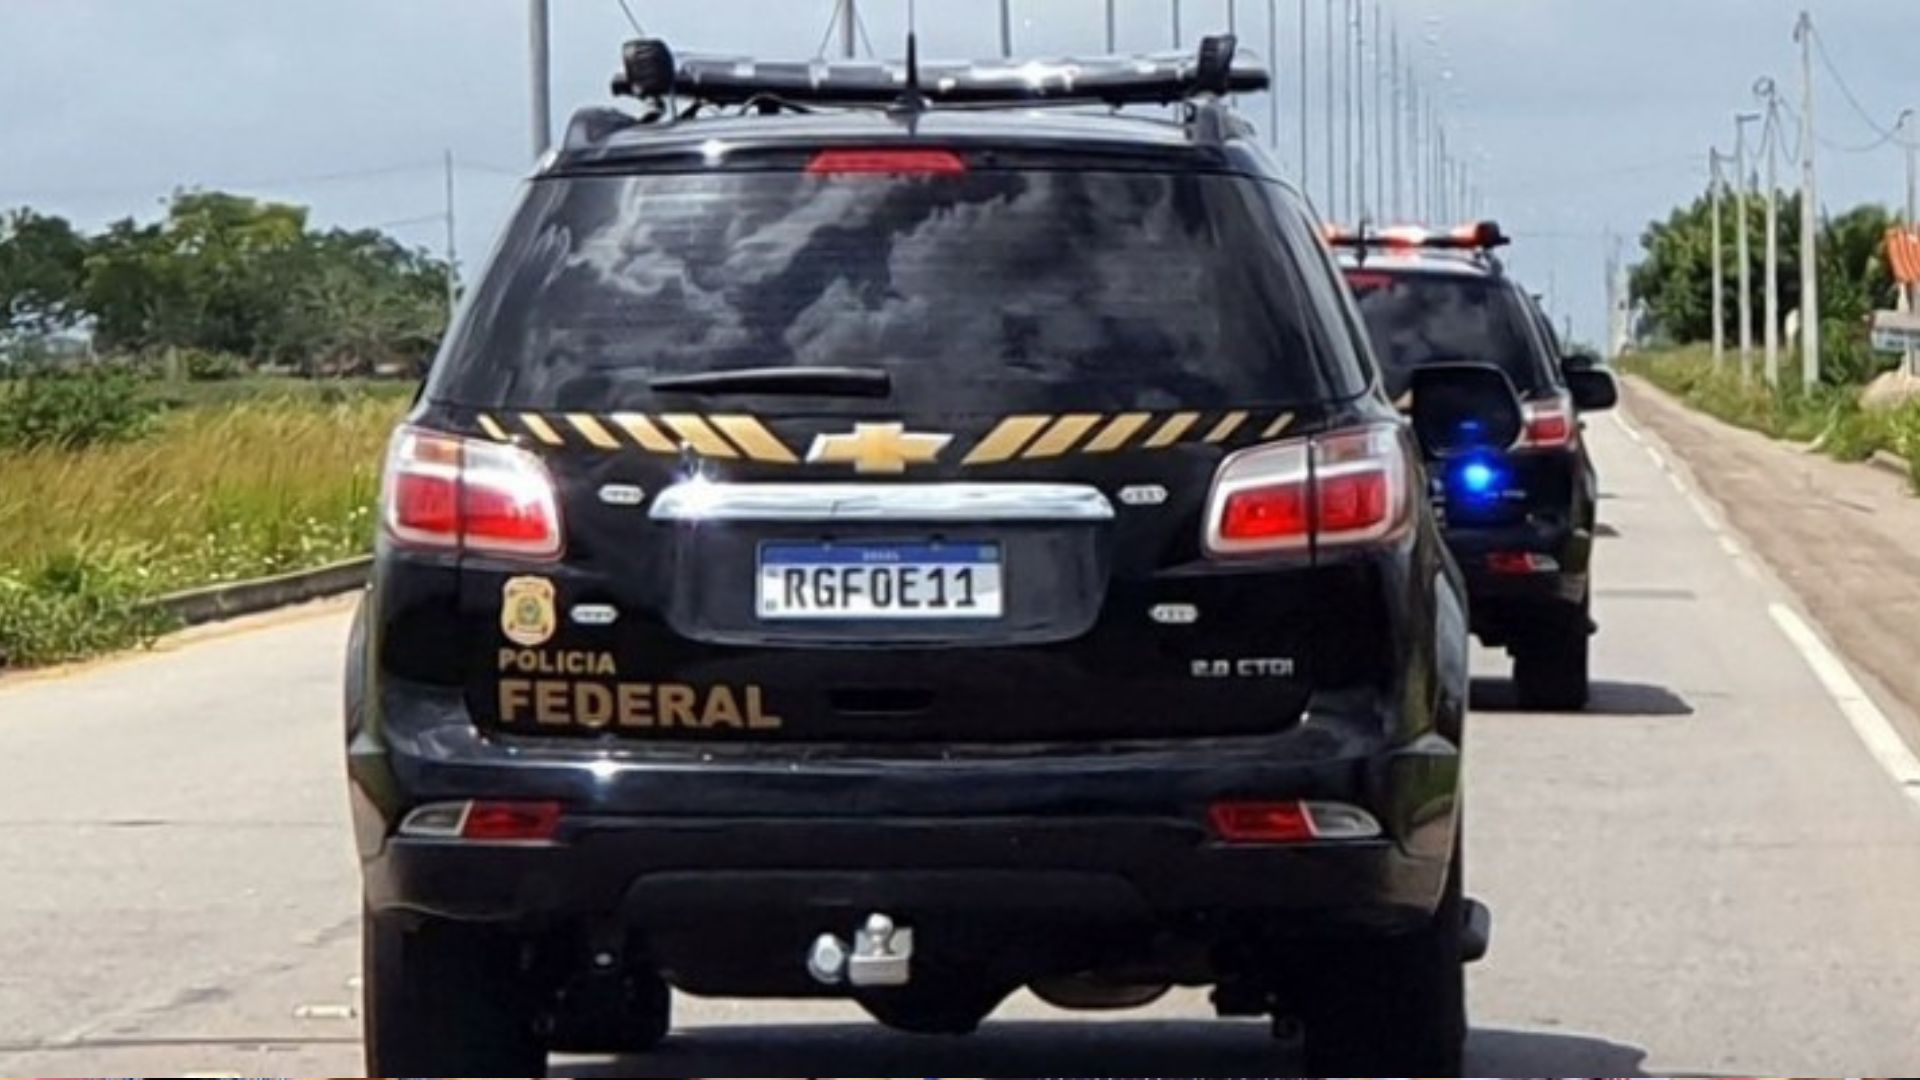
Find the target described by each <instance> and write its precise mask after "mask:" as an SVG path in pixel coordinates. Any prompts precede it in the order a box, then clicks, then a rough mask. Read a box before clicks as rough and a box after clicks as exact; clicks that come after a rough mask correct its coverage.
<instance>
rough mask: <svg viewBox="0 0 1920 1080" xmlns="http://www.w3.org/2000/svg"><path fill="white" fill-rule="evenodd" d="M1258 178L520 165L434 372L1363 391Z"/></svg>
mask: <svg viewBox="0 0 1920 1080" xmlns="http://www.w3.org/2000/svg"><path fill="white" fill-rule="evenodd" d="M1261 188H1262V185H1261V184H1260V182H1258V181H1253V180H1247V179H1242V178H1234V177H1225V176H1209V175H1198V174H1157V173H1137V172H1135V173H1126V172H1113V173H1101V172H1085V171H1060V172H1007V171H978V170H976V171H973V172H970V173H967V174H965V175H963V176H945V177H874V176H843V177H816V176H808V175H799V174H793V173H764V172H762V173H730V174H717V175H712V174H710V175H659V176H647V177H632V176H627V177H573V178H563V179H552V180H544V181H537V182H535V183H534V184H532V185H531V188H530V191H529V193H528V196H527V198H526V201H525V204H524V205H523V206H522V208H521V210H520V212H519V214H518V215H517V217H516V220H515V222H514V224H513V225H512V226H511V227H510V229H509V233H508V235H507V237H506V238H505V240H504V242H503V243H502V246H501V248H500V250H499V252H498V253H497V254H496V256H495V258H494V261H493V264H492V267H491V269H490V270H489V271H488V273H487V274H486V275H485V279H484V280H483V281H482V283H481V284H480V285H479V287H478V291H477V293H476V294H475V296H474V297H473V300H472V302H471V303H470V304H469V306H468V309H467V312H466V314H465V317H464V319H463V323H462V325H461V326H460V327H459V328H457V329H456V332H455V334H454V335H453V337H452V338H451V340H450V342H449V345H448V347H447V350H446V352H445V354H444V355H443V356H442V358H441V361H440V363H439V364H438V365H437V366H436V370H435V374H434V378H433V383H432V385H431V388H430V392H431V393H432V395H433V396H434V398H435V399H436V400H440V401H445V402H451V403H456V404H466V405H474V406H483V407H484V406H497V405H510V406H516V407H525V408H581V409H586V408H604V407H607V406H609V405H612V406H617V407H636V406H638V405H639V404H640V403H642V402H644V401H646V399H647V398H648V396H649V390H648V387H649V384H650V382H651V381H652V380H653V379H655V378H658V377H662V376H674V375H685V374H695V373H704V372H712V371H728V370H739V369H748V368H763V367H785V366H794V367H817V366H828V367H855V368H884V369H886V370H888V371H890V372H891V373H892V374H893V383H894V401H893V404H894V405H896V406H898V405H902V404H907V405H920V406H922V407H934V406H937V407H940V408H945V409H950V410H980V411H1003V410H1020V409H1060V408H1085V409H1143V410H1144V409H1165V408H1210V407H1222V406H1249V405H1258V404H1289V403H1301V402H1311V401H1319V400H1326V399H1328V398H1346V397H1352V396H1354V395H1355V394H1358V393H1361V392H1363V391H1364V389H1365V387H1366V385H1367V382H1366V379H1365V376H1364V373H1363V371H1362V370H1361V369H1360V366H1359V365H1358V364H1357V363H1356V362H1354V361H1353V360H1351V359H1344V358H1343V359H1333V358H1330V356H1329V354H1328V353H1327V350H1326V349H1325V348H1324V342H1325V337H1324V335H1325V333H1326V328H1324V327H1320V326H1318V325H1317V324H1316V323H1315V321H1314V320H1315V319H1316V318H1317V317H1318V316H1317V314H1316V311H1317V309H1315V308H1314V307H1313V306H1312V305H1310V304H1309V303H1307V302H1306V301H1305V300H1304V299H1303V295H1304V290H1303V289H1302V286H1301V283H1300V282H1301V278H1300V274H1301V270H1300V268H1299V267H1298V266H1296V265H1294V264H1293V263H1292V262H1291V260H1290V256H1289V254H1288V248H1287V247H1286V246H1285V245H1284V244H1282V243H1281V242H1280V240H1279V238H1278V236H1277V233H1276V230H1277V229H1278V228H1280V225H1279V223H1278V222H1277V221H1276V219H1275V217H1274V214H1273V210H1272V208H1271V205H1270V203H1268V202H1267V200H1266V197H1265V193H1264V191H1262V190H1261ZM873 404H874V403H872V402H868V403H866V407H867V408H871V407H872V406H873Z"/></svg>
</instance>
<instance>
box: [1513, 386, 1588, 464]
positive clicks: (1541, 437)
mask: <svg viewBox="0 0 1920 1080" xmlns="http://www.w3.org/2000/svg"><path fill="white" fill-rule="evenodd" d="M1522 413H1523V415H1524V416H1525V417H1526V421H1527V427H1526V434H1525V435H1523V436H1521V439H1520V445H1519V449H1522V450H1551V449H1555V448H1557V447H1562V446H1571V445H1573V440H1574V436H1575V433H1576V432H1577V431H1578V428H1577V427H1576V426H1575V423H1576V421H1575V419H1574V412H1573V399H1572V398H1570V397H1568V396H1566V395H1564V394H1562V395H1560V396H1558V397H1553V398H1549V399H1547V400H1545V401H1533V402H1528V403H1527V404H1526V405H1525V406H1524V407H1523V408H1522Z"/></svg>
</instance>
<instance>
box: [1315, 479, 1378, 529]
mask: <svg viewBox="0 0 1920 1080" xmlns="http://www.w3.org/2000/svg"><path fill="white" fill-rule="evenodd" d="M1392 497H1393V490H1392V482H1391V481H1390V480H1389V479H1388V478H1387V474H1386V473H1385V472H1379V471H1371V470H1370V471H1367V472H1362V473H1352V474H1349V475H1346V476H1330V477H1327V478H1326V479H1325V480H1323V481H1321V482H1320V528H1321V529H1322V530H1324V531H1326V532H1335V533H1348V532H1357V531H1360V530H1364V529H1369V528H1372V527H1373V526H1375V525H1378V524H1379V523H1380V522H1382V521H1385V520H1386V519H1387V515H1388V513H1389V512H1391V509H1392V508H1391V506H1390V504H1389V503H1390V500H1391V499H1392Z"/></svg>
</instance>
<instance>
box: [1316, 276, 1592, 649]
mask: <svg viewBox="0 0 1920 1080" xmlns="http://www.w3.org/2000/svg"><path fill="white" fill-rule="evenodd" d="M1349 272H1350V273H1364V274H1367V275H1371V276H1374V277H1379V278H1394V277H1400V276H1413V277H1415V278H1428V279H1441V280H1469V281H1476V282H1481V283H1483V284H1484V287H1486V288H1489V289H1493V290H1498V291H1500V292H1503V293H1505V294H1506V295H1507V297H1508V301H1507V302H1508V303H1509V304H1510V305H1511V308H1512V310H1513V311H1514V312H1515V313H1516V317H1517V324H1516V326H1515V327H1514V329H1515V331H1516V332H1517V333H1519V334H1520V335H1521V337H1522V341H1521V343H1520V344H1521V345H1522V347H1523V348H1524V349H1525V351H1526V353H1527V356H1526V358H1525V360H1524V362H1520V361H1515V362H1513V363H1510V364H1509V365H1508V368H1509V374H1510V375H1512V376H1515V379H1516V384H1517V385H1516V389H1517V390H1518V391H1519V392H1520V395H1521V397H1522V399H1523V400H1541V399H1546V398H1552V397H1555V396H1558V395H1561V394H1565V393H1567V392H1568V387H1567V382H1566V375H1565V373H1564V370H1563V366H1562V365H1563V360H1562V349H1561V346H1560V343H1559V338H1558V335H1557V333H1556V332H1555V331H1554V329H1553V327H1552V324H1551V322H1550V321H1549V320H1548V319H1547V317H1546V314H1545V312H1544V311H1543V310H1542V309H1541V307H1540V305H1539V302H1538V301H1537V300H1536V299H1535V298H1534V297H1533V296H1532V295H1530V294H1528V293H1527V292H1526V291H1525V290H1524V289H1523V288H1521V287H1520V285H1519V284H1517V283H1516V282H1514V281H1513V280H1512V279H1510V278H1507V277H1506V276H1505V274H1504V272H1502V271H1501V270H1500V269H1499V268H1498V264H1495V263H1490V262H1482V261H1480V260H1477V259H1472V258H1464V257H1458V256H1436V257H1423V258H1418V259H1404V258H1399V259H1396V258H1388V259H1380V260H1373V261H1369V262H1366V263H1364V264H1363V265H1361V266H1359V267H1354V266H1351V265H1350V266H1349ZM1383 347H1384V346H1383V345H1381V344H1380V343H1378V342H1376V348H1383ZM1462 359H1471V358H1470V357H1467V358H1462ZM1583 426H1584V421H1583V420H1576V431H1579V432H1580V436H1579V437H1577V438H1576V439H1575V440H1574V442H1573V444H1572V445H1570V446H1565V447H1553V448H1528V449H1517V450H1513V451H1510V452H1508V453H1506V454H1505V455H1503V458H1504V463H1505V466H1506V467H1507V468H1508V469H1509V470H1510V471H1511V482H1510V483H1509V484H1508V485H1507V490H1506V492H1505V493H1504V494H1505V497H1504V498H1502V499H1501V500H1499V501H1498V502H1497V503H1495V504H1493V505H1491V506H1488V505H1474V506H1469V505H1467V504H1465V503H1464V502H1463V501H1461V500H1458V499H1453V498H1449V499H1448V500H1447V505H1446V507H1445V519H1444V520H1445V525H1444V532H1445V535H1446V538H1447V546H1448V548H1449V550H1450V551H1451V552H1452V553H1453V556H1454V558H1455V559H1456V560H1457V561H1458V562H1459V564H1460V566H1461V568H1462V571H1463V573H1464V574H1465V576H1466V581H1467V585H1468V593H1469V595H1470V597H1471V598H1472V605H1471V606H1472V624H1473V632H1474V634H1475V635H1476V636H1477V637H1479V638H1480V639H1481V640H1482V641H1483V642H1485V643H1486V644H1487V645H1489V646H1492V647H1496V648H1499V647H1509V646H1512V645H1514V644H1515V643H1516V642H1520V641H1524V640H1526V639H1527V638H1528V636H1529V635H1531V634H1532V633H1534V632H1535V630H1536V629H1537V628H1538V627H1539V626H1541V625H1542V624H1543V623H1548V622H1551V621H1553V620H1555V619H1556V618H1558V617H1560V616H1561V614H1562V613H1563V612H1565V611H1567V610H1570V609H1580V608H1583V607H1584V606H1585V605H1586V603H1587V601H1588V599H1589V597H1590V596H1591V594H1592V567H1593V552H1594V540H1595V536H1596V532H1597V528H1598V519H1599V476H1598V473H1597V471H1596V469H1595V467H1594V463H1593V457H1592V454H1591V452H1590V451H1589V448H1588V446H1587V441H1586V438H1585V437H1584V431H1583V430H1582V429H1583ZM1512 554H1531V555H1545V556H1548V557H1550V558H1552V559H1553V560H1554V562H1555V563H1556V564H1557V566H1558V569H1557V570H1555V571H1552V572H1547V573H1531V574H1507V573H1499V572H1496V571H1495V570H1494V569H1493V568H1492V566H1491V564H1490V560H1491V559H1492V558H1493V557H1494V556H1495V555H1512Z"/></svg>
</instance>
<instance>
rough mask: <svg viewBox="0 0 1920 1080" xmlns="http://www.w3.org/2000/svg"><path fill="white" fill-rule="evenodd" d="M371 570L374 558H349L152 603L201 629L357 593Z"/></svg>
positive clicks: (170, 597)
mask: <svg viewBox="0 0 1920 1080" xmlns="http://www.w3.org/2000/svg"><path fill="white" fill-rule="evenodd" d="M372 568H373V560H372V559H371V558H362V559H349V560H348V561H346V562H339V563H334V564H333V565H331V566H322V567H319V568H317V569H313V570H302V571H298V572H296V573H292V574H281V575H279V576H278V577H270V578H259V579H256V580H254V581H235V582H229V583H227V584H225V585H214V586H210V587H208V588H205V589H192V590H189V591H186V592H177V593H173V594H171V595H168V596H162V597H159V598H157V599H155V600H153V601H151V605H150V606H152V607H153V608H156V609H158V610H160V611H164V612H166V613H167V614H169V615H172V616H173V617H174V618H176V619H178V620H180V621H181V622H182V623H185V624H186V625H188V626H199V625H202V624H205V623H210V622H219V621H220V620H222V619H233V618H238V617H240V616H242V615H256V614H259V613H260V612H263V611H272V610H274V609H275V608H283V607H290V606H292V605H294V604H305V603H309V602H311V601H314V600H324V599H326V598H328V597H331V596H341V595H343V594H346V593H350V592H354V591H356V590H358V589H362V588H365V587H366V584H367V577H368V574H369V573H370V572H371V570H372Z"/></svg>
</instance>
